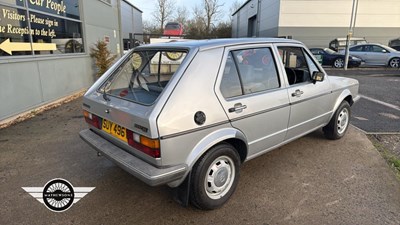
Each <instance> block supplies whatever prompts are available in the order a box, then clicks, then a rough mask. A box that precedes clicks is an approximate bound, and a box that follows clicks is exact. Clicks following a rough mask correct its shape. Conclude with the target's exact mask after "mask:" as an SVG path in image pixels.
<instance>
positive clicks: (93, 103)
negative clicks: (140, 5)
mask: <svg viewBox="0 0 400 225" xmlns="http://www.w3.org/2000/svg"><path fill="white" fill-rule="evenodd" d="M186 55H187V51H186V50H179V49H174V50H168V49H166V50H154V49H151V50H146V49H145V48H144V49H142V50H138V51H132V52H130V53H128V55H127V56H125V57H124V59H123V60H122V61H121V62H120V63H119V65H118V66H114V68H112V70H113V71H111V72H110V73H109V75H105V76H107V77H106V78H103V77H102V78H103V79H102V81H101V82H96V83H95V85H94V86H95V87H92V88H91V89H90V90H89V91H88V92H87V93H86V94H85V96H84V99H83V108H84V114H85V119H86V121H87V122H88V124H89V125H90V128H91V129H92V130H93V131H95V132H96V133H98V134H99V135H101V136H102V137H103V138H105V139H107V140H109V141H110V142H112V143H114V144H115V145H117V146H119V147H120V148H122V149H124V150H125V151H127V152H129V153H131V154H133V155H136V156H138V157H139V158H141V159H143V160H145V161H147V162H149V163H151V164H154V165H161V152H160V144H159V143H160V142H159V135H158V130H157V126H156V124H155V122H156V117H157V116H158V115H157V113H154V111H155V108H156V107H157V105H159V104H156V103H157V102H158V99H159V98H160V97H161V96H162V94H163V93H164V89H167V88H168V86H169V85H171V84H170V80H171V79H172V77H173V76H174V74H175V73H176V72H177V71H178V69H179V68H180V66H181V64H182V62H183V61H184V59H185V57H186ZM160 103H161V102H160ZM161 104H162V103H161Z"/></svg>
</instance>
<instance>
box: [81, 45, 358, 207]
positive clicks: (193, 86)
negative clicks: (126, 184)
mask: <svg viewBox="0 0 400 225" xmlns="http://www.w3.org/2000/svg"><path fill="white" fill-rule="evenodd" d="M358 99H359V95H358V82H357V81H356V80H354V79H349V78H343V77H331V76H327V75H326V73H325V71H324V70H323V68H322V67H321V66H320V65H319V64H318V63H317V61H316V60H315V59H314V57H313V56H312V54H311V53H310V52H309V51H308V49H307V48H306V47H305V46H304V45H303V44H302V43H300V42H298V41H295V40H286V39H270V38H260V39H254V38H252V39H216V40H203V41H189V42H174V43H163V44H154V45H145V46H140V47H137V48H135V49H133V50H131V51H130V52H129V53H127V54H126V55H124V56H123V57H122V58H121V59H120V60H119V61H118V62H117V63H115V65H113V66H112V68H110V69H109V70H108V71H107V72H106V73H105V74H104V75H103V76H102V77H101V78H100V79H99V80H98V81H97V82H96V83H95V84H94V85H93V86H92V87H91V88H90V89H89V90H88V91H87V93H86V94H85V96H84V98H83V110H84V115H85V120H86V122H87V123H88V126H89V127H88V129H85V130H82V131H81V132H80V136H81V138H82V139H83V140H85V141H86V142H87V143H88V144H89V145H90V146H92V147H93V148H94V149H95V150H96V151H97V152H98V153H100V154H101V155H104V156H106V157H107V158H108V159H110V160H111V161H113V162H115V163H116V164H117V165H118V166H120V167H121V168H123V169H124V170H126V171H127V172H129V173H130V174H132V175H133V176H135V177H137V178H138V179H140V180H142V181H144V182H145V183H147V184H148V185H151V186H155V185H162V184H167V185H168V186H170V187H173V188H174V190H177V191H176V192H175V193H176V194H175V197H176V199H177V200H178V201H180V203H182V204H185V205H187V204H188V203H189V202H190V203H192V204H193V205H194V206H196V207H198V208H201V209H215V208H218V207H220V206H222V205H223V204H224V203H225V202H226V201H227V200H228V199H229V198H230V196H231V195H232V194H233V192H234V191H235V188H236V186H237V184H238V180H239V168H240V165H241V164H242V163H244V162H246V161H248V160H251V159H253V158H255V157H257V156H260V155H262V154H264V153H266V152H268V151H270V150H272V149H275V148H277V147H279V146H281V145H284V144H286V143H288V142H290V141H293V140H295V139H297V138H300V137H302V136H304V135H306V134H308V133H310V132H312V131H314V130H316V129H320V128H322V129H323V131H324V133H325V135H326V137H327V138H328V139H339V138H341V137H343V135H345V133H346V130H347V128H348V126H349V120H350V106H351V105H352V104H353V103H354V102H355V101H357V100H358Z"/></svg>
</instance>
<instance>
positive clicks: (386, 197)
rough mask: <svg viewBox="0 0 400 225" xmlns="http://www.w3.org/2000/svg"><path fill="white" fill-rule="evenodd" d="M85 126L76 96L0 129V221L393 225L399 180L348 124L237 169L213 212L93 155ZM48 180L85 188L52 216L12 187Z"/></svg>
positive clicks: (399, 216) (399, 211) (398, 216)
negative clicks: (232, 185) (231, 187)
mask: <svg viewBox="0 0 400 225" xmlns="http://www.w3.org/2000/svg"><path fill="white" fill-rule="evenodd" d="M85 127H86V124H85V122H84V120H83V118H82V110H81V100H80V99H78V100H75V101H72V102H70V103H68V104H65V105H62V106H61V107H59V108H56V109H53V110H50V111H47V112H45V113H43V114H40V115H37V116H36V117H34V118H32V119H30V120H27V121H25V122H22V123H19V124H16V125H13V126H12V127H9V128H6V129H2V130H0V199H1V207H0V224H174V225H175V224H296V225H302V224H307V225H310V224H311V225H312V224H335V225H336V224H364V225H365V224H371V225H376V224H393V225H398V224H400V182H399V181H398V180H396V178H395V175H394V174H393V173H392V171H391V170H390V168H389V167H388V166H387V164H386V163H385V161H384V160H383V159H382V157H381V156H380V154H379V153H378V152H377V151H376V149H375V148H374V147H373V145H372V144H371V143H370V141H369V140H368V139H367V138H366V136H365V135H364V134H363V133H361V132H360V131H358V130H357V129H355V128H353V127H351V128H350V129H349V131H348V133H347V134H346V136H345V137H344V138H342V139H340V140H337V141H329V140H326V139H325V138H324V137H323V135H322V133H321V131H317V132H314V133H312V134H310V135H307V136H306V137H303V138H301V139H299V140H297V141H294V142H292V143H290V144H287V145H285V146H283V147H281V148H279V149H277V150H274V151H272V152H269V153H267V154H265V155H263V156H260V157H258V158H256V159H254V160H251V161H249V162H247V163H245V164H244V165H242V167H241V171H240V173H241V174H240V176H241V177H240V180H239V186H238V188H237V190H236V192H235V193H234V195H233V196H232V198H231V199H230V200H229V202H228V203H227V204H226V205H225V206H223V207H222V208H220V209H217V210H214V211H201V210H198V209H196V208H194V207H192V206H190V207H187V208H184V207H181V206H180V205H178V204H177V203H175V202H174V201H173V200H172V198H171V194H170V189H169V188H168V187H166V186H161V187H149V186H147V185H145V184H144V183H143V182H141V181H139V180H138V179H136V178H134V177H132V176H131V175H129V174H128V173H126V172H125V171H123V170H122V169H120V168H119V167H117V166H116V165H114V164H113V163H112V162H110V161H109V160H107V159H106V158H105V157H98V156H97V155H96V153H95V151H94V150H93V149H91V148H90V147H89V146H88V145H87V144H86V143H84V142H83V141H82V140H81V139H80V138H79V137H78V132H79V131H80V130H82V129H84V128H85ZM53 178H64V179H67V180H68V181H70V182H71V183H72V185H74V186H75V187H95V189H94V190H93V191H91V192H90V193H89V194H87V195H86V196H85V197H84V198H82V199H81V200H80V201H79V202H77V203H76V204H75V205H73V206H72V207H71V208H70V209H69V210H67V211H65V212H62V213H56V212H52V211H49V210H48V209H47V208H46V207H45V206H44V205H43V204H41V203H40V202H38V201H37V200H36V199H35V198H33V197H32V196H31V195H29V194H28V193H27V192H25V191H24V190H23V189H22V188H21V187H43V186H44V185H45V184H46V182H48V181H49V180H51V179H53Z"/></svg>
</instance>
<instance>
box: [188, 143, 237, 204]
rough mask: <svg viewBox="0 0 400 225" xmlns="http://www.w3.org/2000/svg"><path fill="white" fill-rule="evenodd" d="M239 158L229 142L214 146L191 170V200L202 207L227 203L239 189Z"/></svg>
mask: <svg viewBox="0 0 400 225" xmlns="http://www.w3.org/2000/svg"><path fill="white" fill-rule="evenodd" d="M239 166H240V157H239V154H238V153H237V151H236V150H235V148H234V147H233V146H232V145H230V144H227V143H223V144H219V145H216V146H215V147H213V148H211V149H210V150H209V151H208V152H207V153H206V154H205V155H204V156H202V157H201V158H200V159H199V161H198V162H197V163H196V164H195V166H194V167H193V170H192V178H191V180H192V182H191V191H190V201H191V203H192V204H193V205H195V206H196V207H198V208H200V209H215V208H219V207H221V206H222V205H223V204H225V203H226V202H227V201H228V199H229V198H230V197H231V195H232V194H233V192H234V191H235V189H236V186H237V183H238V179H239Z"/></svg>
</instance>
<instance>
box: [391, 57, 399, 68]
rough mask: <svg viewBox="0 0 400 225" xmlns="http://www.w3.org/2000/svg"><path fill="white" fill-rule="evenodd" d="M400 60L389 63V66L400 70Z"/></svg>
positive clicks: (394, 59)
mask: <svg viewBox="0 0 400 225" xmlns="http://www.w3.org/2000/svg"><path fill="white" fill-rule="evenodd" d="M399 65H400V58H393V59H391V60H390V61H389V66H390V67H392V68H399Z"/></svg>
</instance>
